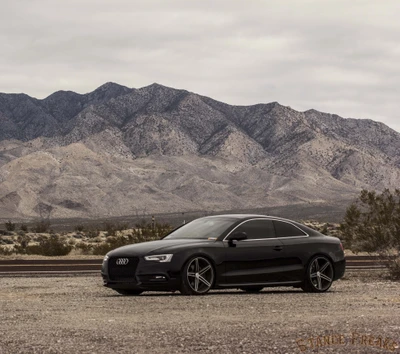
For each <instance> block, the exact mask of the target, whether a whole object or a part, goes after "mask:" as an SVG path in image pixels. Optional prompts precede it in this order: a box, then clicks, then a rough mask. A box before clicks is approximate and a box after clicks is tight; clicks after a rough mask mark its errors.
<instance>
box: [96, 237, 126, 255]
mask: <svg viewBox="0 0 400 354" xmlns="http://www.w3.org/2000/svg"><path fill="white" fill-rule="evenodd" d="M130 236H131V235H129V236H115V237H113V236H109V237H107V239H106V241H105V242H102V243H100V244H98V245H96V246H94V247H93V254H94V255H102V256H103V255H105V254H106V253H107V252H110V251H111V250H113V249H115V248H118V247H122V246H126V245H130V244H132V243H134V240H133V238H132V237H130Z"/></svg>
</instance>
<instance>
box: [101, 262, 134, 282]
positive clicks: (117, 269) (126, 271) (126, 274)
mask: <svg viewBox="0 0 400 354" xmlns="http://www.w3.org/2000/svg"><path fill="white" fill-rule="evenodd" d="M121 259H123V260H126V259H127V260H128V263H127V264H125V265H122V264H124V263H125V262H126V261H122V262H120V263H122V264H121V265H119V264H117V263H118V262H117V260H121ZM138 263H139V258H138V257H110V259H109V260H108V276H109V277H110V280H127V279H132V280H134V279H135V272H136V268H137V265H138Z"/></svg>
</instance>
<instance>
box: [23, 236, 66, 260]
mask: <svg viewBox="0 0 400 354" xmlns="http://www.w3.org/2000/svg"><path fill="white" fill-rule="evenodd" d="M72 248H73V246H71V245H69V244H68V243H67V242H66V240H65V239H63V238H61V237H60V236H58V235H54V234H53V235H50V237H47V236H43V237H41V238H40V240H39V244H37V245H28V246H27V247H26V249H25V252H26V254H40V255H42V256H66V255H67V254H68V253H70V252H71V250H72Z"/></svg>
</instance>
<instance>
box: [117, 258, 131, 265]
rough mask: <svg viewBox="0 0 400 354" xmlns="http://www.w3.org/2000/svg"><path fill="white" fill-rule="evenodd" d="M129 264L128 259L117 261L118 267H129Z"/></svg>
mask: <svg viewBox="0 0 400 354" xmlns="http://www.w3.org/2000/svg"><path fill="white" fill-rule="evenodd" d="M128 263H129V259H128V258H118V259H117V261H116V264H117V265H127V264H128Z"/></svg>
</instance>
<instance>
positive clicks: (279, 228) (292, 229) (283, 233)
mask: <svg viewBox="0 0 400 354" xmlns="http://www.w3.org/2000/svg"><path fill="white" fill-rule="evenodd" d="M274 225H275V232H276V237H289V236H305V235H306V234H305V233H304V232H303V231H301V230H300V229H299V228H298V227H296V226H294V225H292V224H288V223H287V222H282V221H274Z"/></svg>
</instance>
